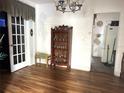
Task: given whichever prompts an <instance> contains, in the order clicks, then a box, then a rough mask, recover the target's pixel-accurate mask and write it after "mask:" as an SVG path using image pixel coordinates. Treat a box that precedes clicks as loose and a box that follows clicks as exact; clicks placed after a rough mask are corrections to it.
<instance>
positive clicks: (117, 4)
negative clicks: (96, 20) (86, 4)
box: [94, 0, 124, 76]
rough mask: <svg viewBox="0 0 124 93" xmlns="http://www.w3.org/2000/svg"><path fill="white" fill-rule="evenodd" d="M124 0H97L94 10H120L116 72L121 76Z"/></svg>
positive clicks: (99, 11) (123, 39)
mask: <svg viewBox="0 0 124 93" xmlns="http://www.w3.org/2000/svg"><path fill="white" fill-rule="evenodd" d="M123 4H124V1H123V0H95V4H94V12H95V13H106V12H120V26H119V33H118V42H117V52H116V62H115V69H114V74H115V75H116V76H120V72H121V59H122V53H123V52H124V43H123V41H124V36H123V35H124V31H123V30H124V21H123V20H124V6H123Z"/></svg>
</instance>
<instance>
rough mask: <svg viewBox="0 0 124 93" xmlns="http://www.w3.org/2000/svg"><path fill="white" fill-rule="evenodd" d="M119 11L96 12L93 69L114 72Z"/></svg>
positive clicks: (93, 35) (93, 37)
mask: <svg viewBox="0 0 124 93" xmlns="http://www.w3.org/2000/svg"><path fill="white" fill-rule="evenodd" d="M119 16H120V14H119V13H97V14H94V21H93V31H92V55H91V56H92V62H91V71H93V72H103V73H107V74H113V72H114V65H115V57H116V45H117V38H118V37H117V35H118V28H119Z"/></svg>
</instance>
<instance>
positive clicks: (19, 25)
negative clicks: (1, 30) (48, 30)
mask: <svg viewBox="0 0 124 93" xmlns="http://www.w3.org/2000/svg"><path fill="white" fill-rule="evenodd" d="M8 20H9V22H8V23H9V44H10V63H11V72H14V71H16V70H19V69H21V68H23V67H25V66H27V65H28V63H27V62H26V57H25V56H26V54H25V20H24V19H23V18H22V17H10V16H9V17H8Z"/></svg>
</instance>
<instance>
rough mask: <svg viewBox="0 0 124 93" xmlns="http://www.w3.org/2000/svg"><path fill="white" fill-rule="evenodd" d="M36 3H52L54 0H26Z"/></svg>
mask: <svg viewBox="0 0 124 93" xmlns="http://www.w3.org/2000/svg"><path fill="white" fill-rule="evenodd" d="M28 1H31V2H33V3H37V4H44V3H52V2H53V1H54V0H28Z"/></svg>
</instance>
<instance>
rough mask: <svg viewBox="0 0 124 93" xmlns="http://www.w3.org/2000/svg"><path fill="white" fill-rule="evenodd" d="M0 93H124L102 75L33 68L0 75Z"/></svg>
mask: <svg viewBox="0 0 124 93" xmlns="http://www.w3.org/2000/svg"><path fill="white" fill-rule="evenodd" d="M0 93H124V81H122V80H120V78H117V77H114V76H112V75H108V74H103V73H94V72H84V71H78V70H71V71H67V70H65V69H64V70H63V69H62V70H61V69H56V70H51V69H50V68H46V66H44V65H40V66H35V65H34V66H31V67H26V68H23V69H21V70H18V71H16V72H14V73H5V72H4V73H1V76H0Z"/></svg>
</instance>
